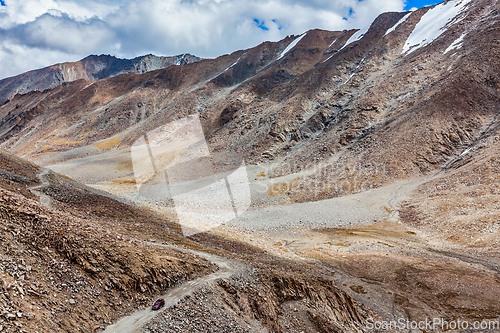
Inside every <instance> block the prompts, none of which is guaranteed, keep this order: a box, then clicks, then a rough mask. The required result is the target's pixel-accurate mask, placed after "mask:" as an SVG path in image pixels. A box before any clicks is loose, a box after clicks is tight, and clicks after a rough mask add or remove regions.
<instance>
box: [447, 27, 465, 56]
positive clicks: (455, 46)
mask: <svg viewBox="0 0 500 333" xmlns="http://www.w3.org/2000/svg"><path fill="white" fill-rule="evenodd" d="M465 35H467V33H466V32H464V33H463V34H462V35H461V36H460V37H458V38H457V39H456V40H455V41H454V42H453V43H451V45H450V46H448V48H447V49H446V50H445V51H444V53H445V54H446V53H448V52H449V51H451V50H453V49H459V48H461V47H462V42H463V41H464V37H465Z"/></svg>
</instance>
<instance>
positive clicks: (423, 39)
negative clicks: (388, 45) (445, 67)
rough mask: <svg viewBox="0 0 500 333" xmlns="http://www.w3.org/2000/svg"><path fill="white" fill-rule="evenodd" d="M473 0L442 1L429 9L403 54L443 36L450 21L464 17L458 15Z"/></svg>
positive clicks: (454, 21) (406, 43)
mask: <svg viewBox="0 0 500 333" xmlns="http://www.w3.org/2000/svg"><path fill="white" fill-rule="evenodd" d="M471 1H472V0H452V1H448V2H444V3H441V4H439V5H436V6H435V7H433V8H431V9H429V10H428V11H427V12H426V13H425V14H424V15H423V16H422V17H421V18H420V21H419V22H418V23H417V25H416V26H415V28H414V29H413V31H412V33H411V34H410V36H409V37H408V39H407V40H406V42H405V44H404V46H403V50H402V51H401V54H403V53H407V54H410V53H411V52H413V51H415V50H417V49H419V48H421V47H424V46H426V45H428V44H430V43H432V42H433V41H434V40H435V39H436V38H438V37H439V36H441V35H442V34H443V33H444V32H445V31H446V29H447V26H449V25H450V23H452V22H453V23H457V22H458V21H460V20H461V19H462V17H458V15H459V14H460V13H462V11H463V9H464V8H465V7H466V6H467V5H468V4H469V3H470V2H471Z"/></svg>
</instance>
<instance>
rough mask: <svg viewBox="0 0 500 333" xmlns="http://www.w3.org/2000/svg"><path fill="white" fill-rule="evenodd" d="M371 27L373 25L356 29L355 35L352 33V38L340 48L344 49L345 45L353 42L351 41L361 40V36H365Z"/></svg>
mask: <svg viewBox="0 0 500 333" xmlns="http://www.w3.org/2000/svg"><path fill="white" fill-rule="evenodd" d="M370 27H371V25H368V26H366V27H364V28H363V29H360V30H358V31H356V32H355V33H354V35H352V36H351V38H349V39H348V40H347V42H345V44H344V46H342V47H341V48H340V50H342V49H343V48H344V47H346V46H347V45H349V44H351V43H354V42H356V41H358V40H360V39H361V38H363V36H364V35H365V34H366V32H367V31H368V29H369V28H370ZM340 50H339V51H340Z"/></svg>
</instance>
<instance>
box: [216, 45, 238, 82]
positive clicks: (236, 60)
mask: <svg viewBox="0 0 500 333" xmlns="http://www.w3.org/2000/svg"><path fill="white" fill-rule="evenodd" d="M245 54H247V53H246V52H245V53H243V54H242V55H241V56H240V57H239V58H238V59H237V60H236V61H235V62H234V63H233V64H232V65H230V66H229V67H227V68H226V69H225V70H223V71H222V72H220V73H219V74H217V75H216V76H214V77H213V78H212V79H211V80H213V79H215V78H216V77H218V76H219V75H221V74H222V73H225V72H227V71H228V70H229V69H230V68H232V67H234V66H235V65H236V64H237V63H238V62H239V61H240V59H241V57H243V56H244V55H245Z"/></svg>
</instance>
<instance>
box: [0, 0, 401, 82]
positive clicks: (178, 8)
mask: <svg viewBox="0 0 500 333" xmlns="http://www.w3.org/2000/svg"><path fill="white" fill-rule="evenodd" d="M3 2H4V3H5V6H0V62H1V63H2V66H0V78H3V77H7V76H10V75H15V74H18V73H21V72H24V71H26V70H30V69H34V68H37V67H43V66H48V65H51V64H54V63H57V62H63V61H75V60H77V59H80V58H83V57H85V56H87V55H89V54H102V53H104V54H113V55H116V56H119V57H135V56H138V55H141V54H145V53H154V54H157V55H175V54H181V53H187V52H188V53H192V54H195V55H198V56H201V57H216V56H218V55H221V54H225V53H230V52H232V51H235V50H238V49H243V48H249V47H253V46H255V45H257V44H259V43H261V42H263V41H266V40H270V41H277V40H280V39H282V38H284V37H285V36H287V35H291V34H294V35H298V34H301V33H303V32H304V31H307V30H309V29H314V28H320V29H326V30H343V29H352V28H361V27H363V26H365V25H367V24H369V23H370V22H371V21H373V19H374V18H375V17H376V16H378V15H379V14H380V13H382V12H386V11H402V10H403V8H404V5H405V3H404V0H385V1H379V0H337V1H331V0H286V1H285V0H266V1H264V0H255V1H252V2H248V1H246V0H167V1H166V0H142V1H126V0H104V1H102V0H101V1H92V0H88V1H85V2H81V1H77V0H23V1H17V0H3Z"/></svg>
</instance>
